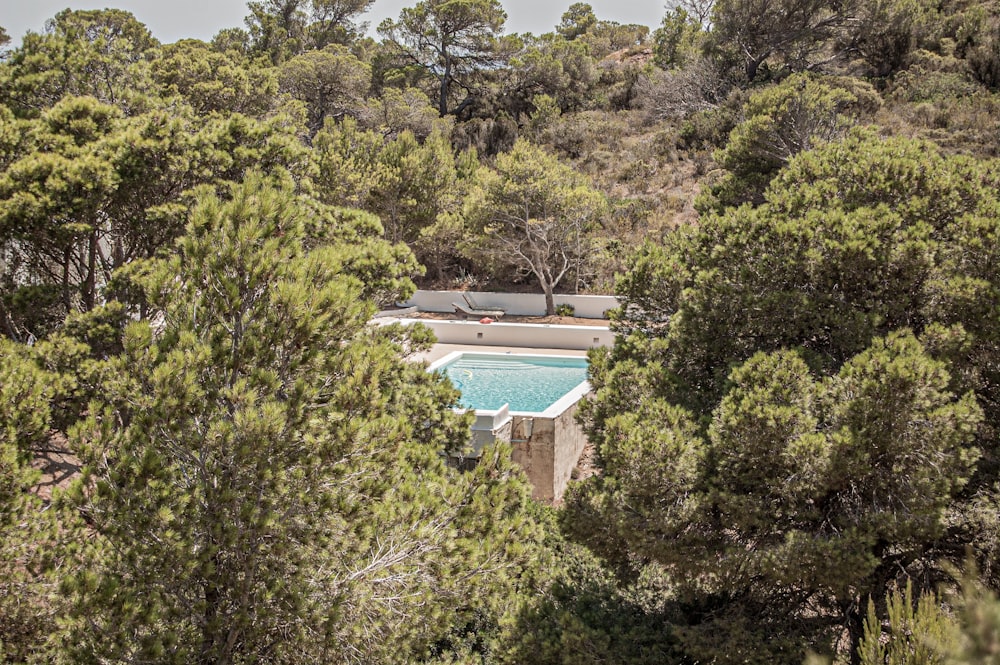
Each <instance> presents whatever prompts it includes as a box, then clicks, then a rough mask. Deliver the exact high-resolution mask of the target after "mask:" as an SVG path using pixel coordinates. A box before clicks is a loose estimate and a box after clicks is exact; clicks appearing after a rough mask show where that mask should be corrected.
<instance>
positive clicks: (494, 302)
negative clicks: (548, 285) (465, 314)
mask: <svg viewBox="0 0 1000 665" xmlns="http://www.w3.org/2000/svg"><path fill="white" fill-rule="evenodd" d="M468 295H469V296H470V297H471V298H472V299H473V301H474V302H475V303H476V304H477V305H479V306H480V307H483V308H487V309H491V308H496V309H503V310H506V311H507V313H508V314H511V315H513V316H543V315H544V314H545V296H544V295H542V294H540V293H487V292H485V291H469V292H468ZM456 302H457V303H459V304H461V305H465V300H463V299H462V291H417V292H416V293H414V294H413V297H412V298H410V299H409V300H407V301H406V302H404V303H400V304H401V305H403V306H405V307H412V306H416V307H418V308H419V309H420V311H422V312H453V311H455V307H454V306H453V305H452V303H456ZM555 302H556V306H559V305H561V304H562V303H567V304H570V305H573V307H574V308H575V311H574V314H573V315H574V316H579V317H582V318H585V319H603V318H604V312H605V311H606V310H609V309H613V308H615V307H618V299H617V298H616V297H614V296H573V295H559V294H556V296H555Z"/></svg>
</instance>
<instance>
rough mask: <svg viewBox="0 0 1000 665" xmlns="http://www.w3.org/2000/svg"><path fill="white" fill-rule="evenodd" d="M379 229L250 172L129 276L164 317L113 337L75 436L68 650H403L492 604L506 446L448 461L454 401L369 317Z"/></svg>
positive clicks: (377, 655)
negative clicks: (460, 467)
mask: <svg viewBox="0 0 1000 665" xmlns="http://www.w3.org/2000/svg"><path fill="white" fill-rule="evenodd" d="M379 231H380V229H379V226H378V223H377V221H376V220H374V219H373V218H372V217H371V216H369V215H366V214H363V213H357V212H351V211H346V210H335V209H329V208H325V207H323V206H321V205H318V204H315V203H313V202H311V201H310V200H309V199H307V198H305V197H301V196H298V195H296V194H295V193H294V189H293V187H292V186H291V185H290V184H281V183H271V182H267V181H265V180H264V179H262V178H261V177H260V176H259V175H255V174H251V175H250V176H249V177H248V178H247V179H246V180H245V182H244V183H242V184H240V185H235V186H234V187H233V188H232V191H231V193H230V194H229V196H228V197H225V198H221V199H220V198H219V197H218V196H217V195H216V194H214V193H206V194H204V195H203V196H202V197H201V198H200V199H199V201H198V203H197V205H196V206H195V207H194V209H193V210H192V212H191V215H190V219H189V223H188V226H187V228H186V234H185V235H184V236H183V237H182V238H181V240H180V241H179V242H178V246H177V249H178V252H177V253H176V254H175V255H173V256H171V257H169V258H163V259H158V260H154V261H150V262H147V263H144V264H141V265H139V266H137V267H136V268H133V270H132V272H131V278H132V279H133V280H135V282H136V283H137V284H140V285H142V286H143V287H144V288H145V289H146V293H147V297H148V298H149V300H150V302H151V304H152V305H153V306H154V307H155V308H156V310H157V318H158V320H160V321H162V325H158V326H156V330H154V328H153V326H152V325H151V324H150V322H149V321H141V322H136V323H132V324H130V325H129V326H128V327H127V328H126V329H125V332H124V338H123V339H124V353H123V355H122V356H121V357H119V358H117V359H115V360H113V361H112V365H113V367H114V368H115V370H117V371H110V372H109V373H108V377H109V379H108V382H107V383H106V385H105V389H106V392H105V393H104V396H103V397H102V398H101V399H100V401H99V402H95V403H94V404H93V406H92V409H91V413H90V417H89V419H88V420H87V421H86V422H85V423H84V424H82V425H81V426H80V428H79V430H78V433H79V442H78V443H79V445H80V449H81V451H82V453H83V456H84V458H85V460H86V462H87V474H86V477H85V478H84V479H83V480H82V481H81V483H82V484H81V485H80V487H79V489H78V492H79V496H80V509H81V510H82V511H83V513H84V514H85V515H86V516H87V517H88V518H89V520H90V521H91V523H92V525H93V528H94V532H95V536H96V538H97V540H96V546H95V554H94V560H93V563H92V565H91V567H90V569H89V570H88V571H86V572H85V573H83V574H81V575H79V576H77V577H75V578H74V579H73V580H71V582H70V583H69V586H68V588H69V589H70V590H72V591H73V592H74V594H75V597H76V602H77V614H76V616H77V620H76V621H74V622H73V623H72V624H70V625H69V627H68V632H67V635H68V642H67V643H66V644H65V645H64V647H63V648H65V649H67V650H68V652H69V653H70V654H71V656H72V659H73V660H75V661H76V662H82V661H90V660H98V659H99V660H110V661H114V662H126V661H132V660H136V659H149V658H152V659H156V660H160V661H170V662H202V663H220V662H230V663H242V662H259V661H260V660H266V661H268V662H288V663H305V662H317V663H323V662H326V663H328V662H345V663H348V662H372V661H378V662H399V663H405V662H413V660H414V659H415V658H417V657H419V656H422V655H425V654H427V653H429V649H430V645H431V644H432V643H434V642H438V641H440V640H443V639H444V638H445V637H446V636H448V635H449V633H450V632H451V631H452V630H457V629H458V627H460V626H463V625H464V624H465V623H467V622H468V621H470V620H471V619H472V617H473V616H474V615H475V614H476V613H480V614H489V613H491V612H496V611H501V612H502V611H503V607H504V605H505V604H506V603H509V602H512V596H511V595H510V594H511V591H512V590H513V589H514V588H515V587H514V584H515V581H514V580H513V579H510V578H508V576H507V571H508V570H509V569H511V568H512V567H514V566H520V565H523V563H524V561H523V560H522V559H521V558H520V557H521V556H522V554H523V553H524V552H525V550H524V549H522V547H523V544H526V543H530V542H531V540H532V538H533V536H532V527H531V523H530V521H528V520H527V519H526V518H525V516H524V514H523V508H524V504H525V502H526V501H527V488H526V485H525V483H524V482H523V480H521V478H520V476H519V475H518V474H516V473H514V472H513V471H512V470H511V468H510V467H509V464H510V462H509V461H505V455H504V454H502V453H498V454H497V455H496V456H493V457H490V458H488V459H486V460H484V464H483V465H482V468H480V469H478V470H477V471H476V472H475V473H472V474H459V473H458V472H456V471H453V470H450V469H448V468H446V467H445V466H444V463H443V461H442V459H441V455H440V453H441V451H442V450H443V449H456V448H460V447H461V446H463V445H464V444H465V442H466V439H467V436H468V426H469V423H468V420H467V418H466V417H465V416H464V415H462V414H457V413H456V412H454V411H452V410H451V408H450V407H451V406H452V404H454V401H455V399H456V397H457V394H456V392H455V391H454V390H453V389H452V388H451V387H450V385H448V384H446V383H445V382H444V380H443V379H442V378H441V377H440V376H439V375H437V374H433V373H428V372H426V371H425V369H424V367H423V366H422V365H420V364H413V363H405V362H403V360H402V358H401V355H402V354H403V353H404V352H408V351H412V350H414V349H418V348H421V346H422V344H423V342H422V337H421V336H420V335H419V333H417V334H416V335H414V334H413V333H408V332H405V331H404V330H403V329H400V328H396V327H389V328H372V327H370V326H368V325H366V324H367V321H368V320H369V317H370V316H371V314H372V313H373V312H374V310H375V304H374V301H373V299H374V298H382V297H390V298H399V297H405V296H406V294H407V293H408V292H409V290H410V289H412V285H411V284H410V283H409V281H408V279H407V278H406V274H407V273H408V272H410V271H411V270H413V269H414V267H415V266H414V263H413V261H412V256H411V255H410V254H409V253H408V252H407V251H406V250H405V249H403V248H400V247H392V246H389V245H388V244H386V243H385V242H384V241H383V240H381V239H379V238H378V233H379ZM518 543H521V544H518ZM498 592H499V593H498ZM418 617H419V618H418Z"/></svg>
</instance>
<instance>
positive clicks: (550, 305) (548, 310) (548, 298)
mask: <svg viewBox="0 0 1000 665" xmlns="http://www.w3.org/2000/svg"><path fill="white" fill-rule="evenodd" d="M542 291H544V292H545V315H546V316H554V315H555V313H556V298H555V296H554V295H553V293H552V285H551V284H549V283H548V282H547V281H543V282H542Z"/></svg>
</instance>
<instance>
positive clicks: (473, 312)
mask: <svg viewBox="0 0 1000 665" xmlns="http://www.w3.org/2000/svg"><path fill="white" fill-rule="evenodd" d="M466 302H467V303H468V298H466ZM451 304H452V306H453V307H454V308H455V311H456V312H459V313H461V314H465V316H467V317H469V318H474V319H481V318H483V317H486V316H488V317H490V318H491V319H499V318H500V317H501V316H503V315H504V314H506V313H507V312H506V311H505V310H502V309H484V308H482V307H473V306H471V305H462V304H460V303H457V302H453V303H451Z"/></svg>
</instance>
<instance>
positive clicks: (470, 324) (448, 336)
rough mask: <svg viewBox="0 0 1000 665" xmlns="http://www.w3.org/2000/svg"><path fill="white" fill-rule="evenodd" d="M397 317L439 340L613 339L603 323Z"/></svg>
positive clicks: (540, 344) (592, 343)
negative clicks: (547, 322) (582, 323)
mask: <svg viewBox="0 0 1000 665" xmlns="http://www.w3.org/2000/svg"><path fill="white" fill-rule="evenodd" d="M396 321H399V322H400V323H404V324H414V323H422V324H423V325H425V326H427V327H428V328H430V329H431V330H432V331H434V335H435V336H436V337H437V340H438V342H439V343H441V344H469V345H481V346H517V347H527V348H536V349H576V350H586V349H590V348H593V347H598V346H613V345H614V341H615V337H614V334H613V333H612V332H611V329H610V328H607V327H605V326H564V325H556V324H551V325H550V324H544V323H543V324H538V323H500V322H493V323H479V322H478V321H439V320H436V319H396Z"/></svg>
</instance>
